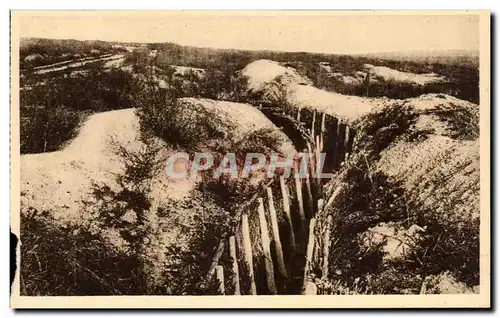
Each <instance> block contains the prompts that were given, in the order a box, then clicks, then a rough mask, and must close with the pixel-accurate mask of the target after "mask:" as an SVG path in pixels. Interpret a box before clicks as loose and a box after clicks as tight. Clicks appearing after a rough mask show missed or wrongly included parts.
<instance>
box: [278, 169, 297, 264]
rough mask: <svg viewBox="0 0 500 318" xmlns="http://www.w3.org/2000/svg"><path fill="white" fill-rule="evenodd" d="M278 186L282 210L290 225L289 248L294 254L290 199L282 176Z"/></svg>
mask: <svg viewBox="0 0 500 318" xmlns="http://www.w3.org/2000/svg"><path fill="white" fill-rule="evenodd" d="M280 187H281V195H282V196H283V212H285V218H286V221H287V223H288V225H289V226H290V248H291V252H292V254H294V253H295V250H296V245H295V233H294V231H293V224H292V216H291V214H290V199H289V198H288V190H287V187H286V184H285V177H284V176H280Z"/></svg>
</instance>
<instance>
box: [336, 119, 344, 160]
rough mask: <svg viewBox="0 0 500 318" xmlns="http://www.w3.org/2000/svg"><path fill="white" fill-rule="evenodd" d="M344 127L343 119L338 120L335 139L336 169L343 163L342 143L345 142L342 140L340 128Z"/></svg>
mask: <svg viewBox="0 0 500 318" xmlns="http://www.w3.org/2000/svg"><path fill="white" fill-rule="evenodd" d="M341 125H342V119H341V118H340V117H338V118H337V136H336V137H335V169H338V168H339V167H340V163H341V162H342V158H341V157H340V155H341V150H340V145H341V142H344V141H343V140H339V139H340V126H341Z"/></svg>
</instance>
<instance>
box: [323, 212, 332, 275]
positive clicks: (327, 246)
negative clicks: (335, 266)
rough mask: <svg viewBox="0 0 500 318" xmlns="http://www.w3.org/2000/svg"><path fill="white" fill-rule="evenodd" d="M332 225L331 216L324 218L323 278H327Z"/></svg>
mask: <svg viewBox="0 0 500 318" xmlns="http://www.w3.org/2000/svg"><path fill="white" fill-rule="evenodd" d="M331 226H332V216H331V215H329V216H328V218H327V219H326V231H325V236H324V239H323V279H326V278H328V257H329V256H330V243H331V242H330V228H331Z"/></svg>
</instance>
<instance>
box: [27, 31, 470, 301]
mask: <svg viewBox="0 0 500 318" xmlns="http://www.w3.org/2000/svg"><path fill="white" fill-rule="evenodd" d="M20 69H21V73H20V105H19V106H20V133H21V237H20V241H21V294H22V295H30V296H31V295H40V296H46V295H210V294H301V293H314V294H428V293H452V294H453V293H478V290H479V68H478V56H477V54H473V53H471V52H458V51H457V52H447V53H446V54H445V53H443V54H437V53H435V54H430V55H429V54H423V53H422V54H420V55H419V54H414V55H403V54H399V53H398V54H396V53H394V54H391V55H377V56H375V55H334V54H314V53H304V52H275V51H244V50H229V49H212V48H198V47H190V46H180V45H177V44H174V43H149V44H141V43H118V42H113V43H110V42H102V41H76V40H50V39H33V38H29V39H22V41H21V46H20ZM308 148H309V149H308ZM304 149H306V151H307V152H309V153H311V152H314V151H318V152H322V153H325V154H326V159H325V165H324V171H325V172H331V173H333V176H332V177H329V178H323V179H315V178H313V177H310V178H309V177H308V178H307V179H303V180H300V181H298V182H295V181H294V180H293V178H290V179H286V178H285V177H284V176H283V175H284V171H282V170H279V173H277V174H274V175H272V176H266V174H265V170H264V168H262V169H261V170H256V171H254V172H252V173H251V174H250V177H249V178H241V177H237V178H232V177H230V176H229V175H228V172H227V171H225V172H224V173H222V174H218V171H217V169H216V167H215V166H216V165H215V164H220V163H221V162H222V163H224V164H222V165H220V166H222V167H225V164H226V161H225V160H226V159H227V158H228V154H234V161H235V162H236V164H237V167H238V171H241V169H243V168H244V167H246V166H248V164H252V163H254V162H253V161H250V162H247V161H246V155H247V154H249V153H260V154H263V155H264V158H265V159H267V160H269V158H272V156H273V155H274V154H279V156H280V158H286V157H287V156H293V155H296V154H297V153H299V152H302V151H303V150H304ZM178 153H186V154H187V156H188V159H191V160H192V159H193V158H198V157H196V156H199V154H200V153H209V154H211V156H212V157H213V163H214V167H213V168H209V169H205V170H204V171H203V172H202V173H200V174H199V175H198V176H197V177H193V178H191V177H190V176H187V177H183V178H180V179H179V178H177V179H176V178H172V176H171V175H168V173H167V171H168V169H169V167H170V166H169V164H168V160H167V159H168V158H169V157H170V156H171V155H172V154H178ZM318 162H319V160H318V159H314V160H313V162H312V163H311V165H312V167H316V166H317V165H318ZM184 164H185V163H182V164H179V166H176V168H179V167H180V168H179V169H181V170H182V169H185V168H186V166H184ZM311 169H312V168H311ZM294 171H295V169H294ZM280 177H282V178H280ZM285 179H286V180H285ZM273 195H274V198H273ZM248 248H250V249H251V250H250V253H248ZM249 255H251V256H250V258H253V261H252V262H253V263H252V264H249V262H248V261H249V260H248V256H249ZM283 260H285V261H283ZM269 261H270V263H269ZM285 267H286V268H285ZM221 273H223V274H221Z"/></svg>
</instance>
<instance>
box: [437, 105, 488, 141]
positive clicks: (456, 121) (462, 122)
mask: <svg viewBox="0 0 500 318" xmlns="http://www.w3.org/2000/svg"><path fill="white" fill-rule="evenodd" d="M473 107H474V106H473ZM432 113H433V114H435V115H437V116H438V118H439V119H440V120H441V121H443V122H446V124H447V125H448V127H449V129H450V131H451V134H450V137H452V138H454V139H460V140H475V139H477V138H478V137H479V108H476V109H474V108H472V107H465V106H459V105H454V104H450V105H444V104H443V105H439V106H437V107H436V109H435V110H433V111H432Z"/></svg>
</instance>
